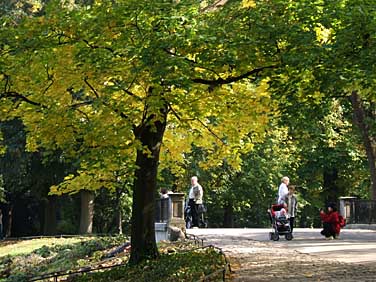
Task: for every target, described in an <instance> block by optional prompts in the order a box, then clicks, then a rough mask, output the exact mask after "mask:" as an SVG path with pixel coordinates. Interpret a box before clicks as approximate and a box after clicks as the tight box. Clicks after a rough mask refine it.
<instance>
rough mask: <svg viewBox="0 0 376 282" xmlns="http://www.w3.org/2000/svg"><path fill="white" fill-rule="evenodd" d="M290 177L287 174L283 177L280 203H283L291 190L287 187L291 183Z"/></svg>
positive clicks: (279, 191)
mask: <svg viewBox="0 0 376 282" xmlns="http://www.w3.org/2000/svg"><path fill="white" fill-rule="evenodd" d="M289 183H290V179H289V178H288V177H287V176H284V177H282V179H281V185H279V188H278V204H279V205H280V204H283V203H284V200H285V197H286V196H287V194H288V192H289V190H288V188H287V185H289Z"/></svg>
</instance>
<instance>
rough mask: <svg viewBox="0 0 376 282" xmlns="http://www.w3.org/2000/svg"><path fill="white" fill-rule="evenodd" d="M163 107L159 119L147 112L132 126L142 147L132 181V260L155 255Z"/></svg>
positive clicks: (156, 251) (133, 261) (165, 113)
mask: <svg viewBox="0 0 376 282" xmlns="http://www.w3.org/2000/svg"><path fill="white" fill-rule="evenodd" d="M165 107H166V108H163V109H161V111H160V114H159V115H158V119H157V117H156V115H149V116H148V118H147V119H146V120H144V121H143V123H142V125H141V126H139V127H137V128H136V129H135V136H136V139H137V140H138V141H140V143H141V145H142V147H143V148H140V149H139V150H137V158H136V166H137V169H136V171H135V180H134V185H133V205H132V232H131V246H132V247H131V257H130V260H129V262H130V263H131V264H137V263H139V262H141V261H143V260H146V259H152V258H156V257H158V249H157V244H156V241H155V227H154V223H155V201H156V198H155V195H156V185H157V170H158V162H159V153H160V147H161V143H162V139H163V134H164V131H165V127H166V120H167V106H166V105H165ZM144 148H147V149H148V151H149V152H147V151H146V150H145V149H144Z"/></svg>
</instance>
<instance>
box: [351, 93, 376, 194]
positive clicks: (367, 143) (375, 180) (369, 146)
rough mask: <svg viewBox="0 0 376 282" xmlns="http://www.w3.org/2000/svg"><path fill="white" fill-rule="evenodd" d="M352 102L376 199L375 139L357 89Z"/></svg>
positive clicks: (372, 191)
mask: <svg viewBox="0 0 376 282" xmlns="http://www.w3.org/2000/svg"><path fill="white" fill-rule="evenodd" d="M350 100H351V104H352V106H353V111H354V121H355V124H357V126H358V127H359V129H360V132H361V135H362V138H363V144H364V148H365V150H366V154H367V159H368V165H369V169H370V174H371V198H372V199H373V200H376V152H375V151H376V148H375V146H376V145H375V144H374V143H375V140H374V139H372V136H371V135H370V128H369V125H368V124H367V114H366V111H365V109H364V106H363V104H362V101H361V99H360V97H359V95H358V93H357V92H356V91H353V92H352V93H351V97H350ZM370 120H372V121H374V120H375V119H374V117H372V116H371V117H370Z"/></svg>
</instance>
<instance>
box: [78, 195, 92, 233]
mask: <svg viewBox="0 0 376 282" xmlns="http://www.w3.org/2000/svg"><path fill="white" fill-rule="evenodd" d="M93 217H94V193H93V192H92V191H87V190H81V218H80V234H91V233H92V232H93Z"/></svg>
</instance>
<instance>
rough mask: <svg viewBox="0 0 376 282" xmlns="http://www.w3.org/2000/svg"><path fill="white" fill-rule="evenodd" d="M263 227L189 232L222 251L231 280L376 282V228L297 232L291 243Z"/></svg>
mask: <svg viewBox="0 0 376 282" xmlns="http://www.w3.org/2000/svg"><path fill="white" fill-rule="evenodd" d="M268 231H269V230H267V229H194V230H189V233H191V234H194V235H196V236H199V237H200V238H203V239H204V243H205V244H213V245H215V246H218V247H220V248H222V249H223V250H224V252H225V253H226V254H227V256H228V258H229V261H230V263H231V267H232V270H233V271H234V273H233V275H232V280H231V281H236V282H238V281H289V282H296V281H329V282H330V281H341V282H342V281H344V282H348V281H358V282H360V281H376V232H374V231H360V230H352V231H350V230H349V231H344V232H343V236H342V237H343V238H342V239H340V240H330V241H328V240H325V239H323V238H321V237H320V236H319V235H317V233H318V232H319V230H312V229H307V230H303V229H302V230H297V231H296V235H295V238H294V239H293V240H292V241H285V240H284V239H281V240H280V241H278V242H273V241H269V240H268V239H267V233H268Z"/></svg>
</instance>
